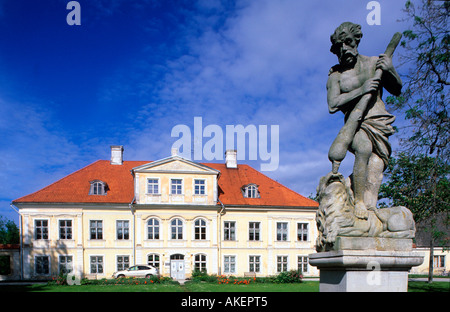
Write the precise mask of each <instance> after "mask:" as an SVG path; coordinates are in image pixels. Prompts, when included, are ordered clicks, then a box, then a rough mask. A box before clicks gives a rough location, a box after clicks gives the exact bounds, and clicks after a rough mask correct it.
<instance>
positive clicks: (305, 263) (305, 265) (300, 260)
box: [297, 255, 309, 273]
mask: <svg viewBox="0 0 450 312" xmlns="http://www.w3.org/2000/svg"><path fill="white" fill-rule="evenodd" d="M297 270H299V271H301V272H302V273H309V257H308V256H307V255H297Z"/></svg>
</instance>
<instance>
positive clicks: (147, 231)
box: [145, 217, 162, 241]
mask: <svg viewBox="0 0 450 312" xmlns="http://www.w3.org/2000/svg"><path fill="white" fill-rule="evenodd" d="M150 220H154V221H157V222H158V225H157V226H155V224H152V225H148V223H149V222H150ZM150 226H151V227H152V229H153V233H152V234H153V238H149V235H150V232H149V227H150ZM155 227H157V228H158V238H155V237H154V236H155V232H154V229H155ZM145 228H146V229H145V231H146V233H147V236H146V240H151V241H157V240H160V239H161V237H162V236H161V235H162V222H161V220H160V219H159V218H156V217H150V218H148V219H147V220H146V221H145Z"/></svg>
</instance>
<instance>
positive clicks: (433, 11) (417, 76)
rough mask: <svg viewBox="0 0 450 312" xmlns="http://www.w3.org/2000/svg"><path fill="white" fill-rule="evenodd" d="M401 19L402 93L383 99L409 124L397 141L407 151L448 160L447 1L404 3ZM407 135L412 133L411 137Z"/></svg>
mask: <svg viewBox="0 0 450 312" xmlns="http://www.w3.org/2000/svg"><path fill="white" fill-rule="evenodd" d="M404 12H405V13H406V19H405V21H406V22H410V23H411V22H412V27H411V29H408V30H406V31H404V32H403V38H404V40H403V41H402V42H401V46H402V47H403V49H402V51H400V59H401V61H402V65H401V67H408V68H409V71H408V73H407V74H406V76H403V77H402V78H403V80H404V82H405V84H404V87H403V91H402V95H401V96H399V97H392V96H391V97H388V98H387V101H386V102H387V104H388V105H389V106H390V108H391V109H393V110H399V111H402V112H403V113H404V114H405V116H406V119H408V120H409V121H410V122H411V125H410V126H408V127H406V128H405V129H404V130H406V131H405V133H404V134H405V137H404V138H403V140H402V145H403V147H404V149H405V150H408V151H409V153H410V154H429V155H434V156H436V157H437V158H441V157H442V158H444V159H445V160H446V161H447V162H448V160H449V146H450V144H449V143H450V136H449V134H450V125H449V100H448V99H449V85H450V81H449V60H450V51H449V41H450V34H449V27H448V17H449V15H450V1H448V0H445V1H431V0H420V1H419V4H417V5H416V4H414V3H413V2H412V1H409V0H408V1H407V2H406V5H405V10H404ZM411 133H412V135H411Z"/></svg>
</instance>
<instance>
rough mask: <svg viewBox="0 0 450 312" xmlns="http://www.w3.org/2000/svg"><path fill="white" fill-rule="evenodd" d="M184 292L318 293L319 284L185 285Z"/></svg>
mask: <svg viewBox="0 0 450 312" xmlns="http://www.w3.org/2000/svg"><path fill="white" fill-rule="evenodd" d="M183 287H184V288H185V291H191V292H318V291H319V282H313V281H307V282H303V283H294V284H272V283H264V284H261V283H255V284H249V285H242V284H241V285H234V284H220V285H219V284H217V283H205V282H200V283H198V282H195V283H190V282H188V283H186V284H185V285H184V286H183Z"/></svg>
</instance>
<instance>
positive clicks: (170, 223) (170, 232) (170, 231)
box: [169, 217, 185, 241]
mask: <svg viewBox="0 0 450 312" xmlns="http://www.w3.org/2000/svg"><path fill="white" fill-rule="evenodd" d="M175 220H180V221H181V238H178V237H179V234H180V232H179V229H178V228H179V227H180V225H178V224H177V225H175V227H176V228H177V229H176V231H175V235H176V238H172V227H173V225H172V222H173V221H175ZM184 228H185V224H184V220H183V219H182V218H180V217H174V218H172V219H170V221H169V240H172V241H181V240H184V238H185V233H184Z"/></svg>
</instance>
